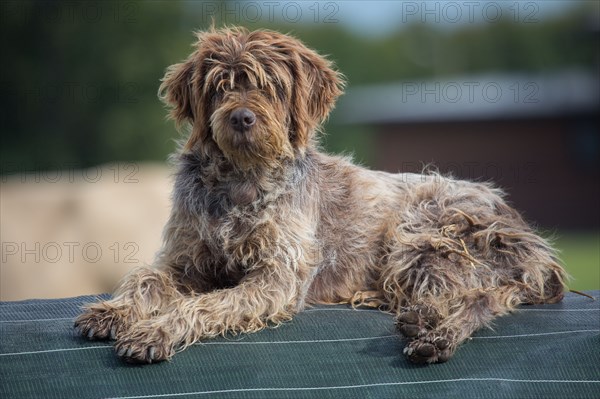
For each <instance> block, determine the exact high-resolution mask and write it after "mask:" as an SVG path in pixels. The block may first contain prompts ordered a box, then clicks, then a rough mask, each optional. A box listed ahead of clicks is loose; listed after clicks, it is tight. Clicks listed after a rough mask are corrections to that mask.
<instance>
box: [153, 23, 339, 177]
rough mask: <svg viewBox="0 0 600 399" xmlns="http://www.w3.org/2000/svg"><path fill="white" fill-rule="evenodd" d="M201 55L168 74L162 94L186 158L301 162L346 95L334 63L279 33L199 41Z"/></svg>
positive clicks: (221, 33) (212, 35)
mask: <svg viewBox="0 0 600 399" xmlns="http://www.w3.org/2000/svg"><path fill="white" fill-rule="evenodd" d="M196 46H197V48H196V50H195V51H194V52H193V53H192V54H191V55H190V56H189V57H188V59H187V60H186V61H184V62H182V63H180V64H175V65H172V66H171V67H169V69H168V70H167V73H166V75H165V77H164V79H163V83H162V85H161V87H160V90H159V95H160V97H161V98H162V99H163V100H164V101H165V102H166V103H167V104H168V105H169V106H170V107H171V116H172V117H173V118H174V119H175V120H176V122H177V123H178V124H186V123H189V124H190V125H191V127H192V131H191V134H190V137H189V139H188V141H187V143H186V145H185V148H184V150H186V151H204V152H205V153H207V154H209V155H210V151H215V150H216V151H220V152H221V153H222V154H223V155H224V156H225V157H226V158H227V159H228V160H229V161H230V162H231V163H232V165H234V166H236V167H240V168H244V167H252V166H253V165H259V164H263V165H264V164H266V165H270V164H274V163H280V162H281V160H282V159H284V158H292V157H294V156H298V154H302V153H303V152H304V150H305V149H306V148H307V147H308V146H310V145H312V141H313V135H314V132H315V130H317V129H318V127H319V126H320V124H321V123H322V122H323V120H324V119H325V118H326V117H327V115H328V114H329V112H330V111H331V109H332V108H333V105H334V103H335V100H336V98H337V97H338V96H339V95H340V94H341V93H342V85H343V81H342V77H341V75H340V74H339V73H338V72H336V71H335V70H333V69H332V67H331V63H330V62H329V61H327V60H326V59H325V58H323V57H321V56H319V55H318V54H317V53H315V52H314V51H312V50H310V49H308V48H306V47H305V46H304V45H303V44H302V43H301V42H300V41H298V40H296V39H294V38H292V37H289V36H286V35H283V34H280V33H277V32H272V31H255V32H248V31H246V30H245V29H243V28H233V29H229V28H225V29H221V30H210V31H207V32H200V33H198V42H197V44H196Z"/></svg>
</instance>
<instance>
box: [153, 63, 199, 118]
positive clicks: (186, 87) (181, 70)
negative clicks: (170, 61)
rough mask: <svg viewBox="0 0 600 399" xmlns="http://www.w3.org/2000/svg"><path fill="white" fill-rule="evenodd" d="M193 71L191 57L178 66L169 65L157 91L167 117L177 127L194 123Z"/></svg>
mask: <svg viewBox="0 0 600 399" xmlns="http://www.w3.org/2000/svg"><path fill="white" fill-rule="evenodd" d="M193 69H194V63H193V62H192V60H191V57H190V58H189V59H188V60H187V61H184V62H182V63H180V64H174V65H171V66H170V67H169V68H167V72H166V74H165V77H164V78H163V79H162V83H161V85H160V88H159V89H158V97H159V98H160V99H161V100H162V101H163V102H164V103H165V104H167V106H168V107H169V109H170V112H169V115H170V117H171V118H173V119H174V120H175V123H176V124H177V125H178V126H181V125H183V124H184V123H186V122H189V123H193V121H194V107H195V105H194V104H193V101H194V99H193V97H192V95H193V90H192V74H193Z"/></svg>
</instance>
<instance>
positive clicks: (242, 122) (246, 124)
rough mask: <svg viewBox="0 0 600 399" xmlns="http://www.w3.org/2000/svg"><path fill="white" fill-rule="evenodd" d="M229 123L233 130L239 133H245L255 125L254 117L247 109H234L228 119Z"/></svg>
mask: <svg viewBox="0 0 600 399" xmlns="http://www.w3.org/2000/svg"><path fill="white" fill-rule="evenodd" d="M229 123H231V127H232V128H233V129H234V130H236V131H238V132H240V133H241V132H244V131H247V130H248V129H250V128H251V127H252V125H254V124H255V123H256V115H254V112H252V111H250V110H249V109H248V108H236V109H234V110H233V112H232V113H231V116H230V117H229Z"/></svg>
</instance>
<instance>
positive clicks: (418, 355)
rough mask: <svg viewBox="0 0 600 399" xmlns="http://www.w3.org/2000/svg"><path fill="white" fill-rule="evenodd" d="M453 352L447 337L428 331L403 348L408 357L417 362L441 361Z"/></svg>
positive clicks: (446, 359) (448, 357) (445, 359)
mask: <svg viewBox="0 0 600 399" xmlns="http://www.w3.org/2000/svg"><path fill="white" fill-rule="evenodd" d="M453 353H454V349H453V346H452V345H451V340H450V339H449V337H446V336H444V335H437V334H433V333H430V334H428V335H427V336H424V337H421V338H417V339H415V340H413V341H412V342H410V343H409V344H408V345H407V346H406V347H405V348H404V354H405V355H406V356H407V357H408V359H409V360H410V361H411V362H413V363H417V364H425V363H443V362H446V361H448V359H450V357H452V355H453Z"/></svg>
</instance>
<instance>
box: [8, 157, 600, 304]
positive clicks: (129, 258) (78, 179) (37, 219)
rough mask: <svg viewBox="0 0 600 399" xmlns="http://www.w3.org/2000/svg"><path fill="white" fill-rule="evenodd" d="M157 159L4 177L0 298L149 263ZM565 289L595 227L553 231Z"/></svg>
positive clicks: (588, 270) (580, 285) (93, 289)
mask: <svg viewBox="0 0 600 399" xmlns="http://www.w3.org/2000/svg"><path fill="white" fill-rule="evenodd" d="M170 190H171V178H170V171H169V168H168V167H167V166H165V165H164V164H158V163H157V164H154V163H141V164H137V163H118V164H107V165H103V166H101V167H98V168H91V169H86V170H75V169H73V170H63V171H60V172H40V173H37V174H22V175H12V176H9V177H6V176H5V177H3V180H2V182H1V183H0V214H1V215H2V224H1V227H0V233H1V241H2V264H1V267H0V300H3V301H7V300H19V299H27V298H60V297H70V296H76V295H84V294H97V293H102V292H108V291H111V290H112V289H113V288H114V286H115V284H116V283H117V281H118V280H119V279H120V278H121V277H122V276H123V275H124V274H125V273H126V272H127V271H128V270H130V269H131V268H133V267H135V266H139V265H142V264H150V263H152V260H153V257H154V254H155V253H156V251H157V250H158V249H159V246H160V237H161V231H162V228H163V226H164V224H165V223H166V221H167V217H168V212H169V207H170V203H169V193H170ZM554 235H555V236H556V237H557V246H558V247H559V249H560V250H561V257H562V259H563V260H564V261H565V263H566V266H567V269H568V271H569V273H570V274H571V275H573V277H574V280H573V281H572V282H571V288H574V289H579V290H591V289H598V288H600V272H599V265H600V259H599V258H600V245H599V243H600V234H599V233H598V232H578V233H573V232H571V233H569V232H556V233H555V234H554Z"/></svg>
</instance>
